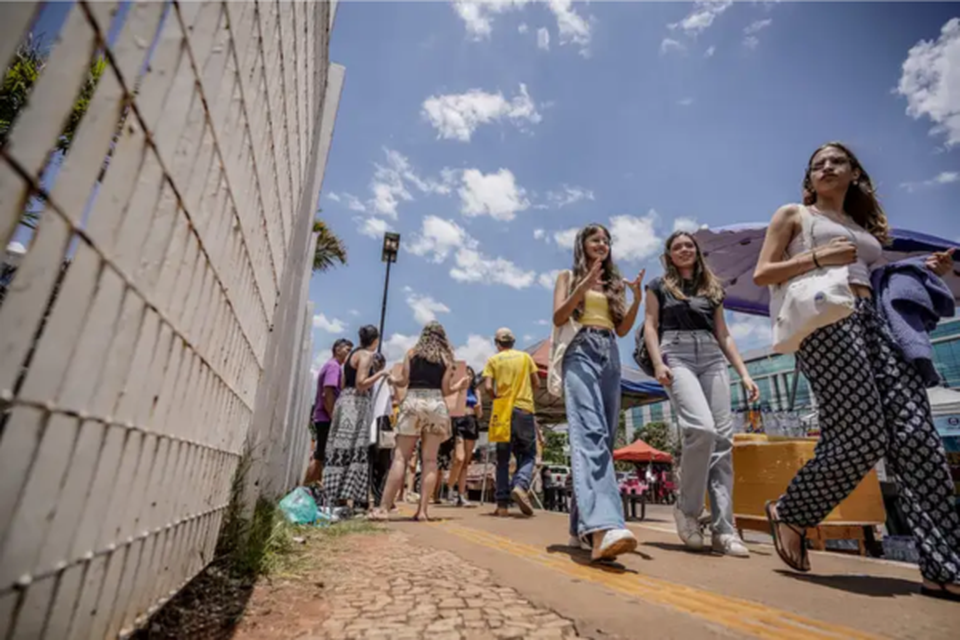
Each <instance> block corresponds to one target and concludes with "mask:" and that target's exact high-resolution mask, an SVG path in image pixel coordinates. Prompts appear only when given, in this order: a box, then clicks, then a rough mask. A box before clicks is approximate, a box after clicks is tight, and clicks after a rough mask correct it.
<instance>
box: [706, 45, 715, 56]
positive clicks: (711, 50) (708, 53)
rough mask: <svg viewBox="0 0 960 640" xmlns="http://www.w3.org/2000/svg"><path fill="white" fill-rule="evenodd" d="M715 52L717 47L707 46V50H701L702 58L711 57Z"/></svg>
mask: <svg viewBox="0 0 960 640" xmlns="http://www.w3.org/2000/svg"><path fill="white" fill-rule="evenodd" d="M716 52H717V48H716V47H714V46H710V47H707V50H706V51H704V52H703V57H704V58H712V57H713V54H715V53H716Z"/></svg>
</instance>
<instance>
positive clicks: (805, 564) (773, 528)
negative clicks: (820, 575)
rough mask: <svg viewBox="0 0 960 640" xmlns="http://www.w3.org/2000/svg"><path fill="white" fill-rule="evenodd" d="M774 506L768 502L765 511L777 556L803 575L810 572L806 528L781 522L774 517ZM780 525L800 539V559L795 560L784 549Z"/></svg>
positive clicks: (770, 501) (773, 503) (773, 502)
mask: <svg viewBox="0 0 960 640" xmlns="http://www.w3.org/2000/svg"><path fill="white" fill-rule="evenodd" d="M774 505H775V501H774V500H767V504H766V505H765V506H764V511H766V513H767V522H769V523H770V535H771V536H772V537H773V546H774V548H775V549H776V550H777V555H778V556H780V559H781V560H783V562H784V563H785V564H786V565H787V566H788V567H790V568H791V569H793V570H794V571H800V572H803V573H806V572H807V571H810V560H809V557H808V556H807V530H806V528H803V527H797V526H794V525H792V524H788V523H786V522H783V521H782V520H780V518H778V517H775V516H774V515H773V508H774ZM780 525H783V526H785V527H787V528H788V529H790V530H791V531H793V532H794V533H795V534H797V535H798V536H799V537H800V558H799V559H794V558H793V556H791V555H790V554H789V553H787V550H786V548H784V546H783V540H781V539H780Z"/></svg>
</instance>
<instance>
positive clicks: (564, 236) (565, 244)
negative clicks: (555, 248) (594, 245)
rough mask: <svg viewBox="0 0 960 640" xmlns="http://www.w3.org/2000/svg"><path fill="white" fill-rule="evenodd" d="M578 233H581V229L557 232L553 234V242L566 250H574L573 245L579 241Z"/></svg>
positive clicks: (575, 228)
mask: <svg viewBox="0 0 960 640" xmlns="http://www.w3.org/2000/svg"><path fill="white" fill-rule="evenodd" d="M578 233H580V228H579V227H573V228H572V229H565V230H563V231H557V232H555V233H554V234H553V241H554V242H556V243H557V245H559V246H560V247H562V248H564V249H573V243H574V242H576V241H577V234H578Z"/></svg>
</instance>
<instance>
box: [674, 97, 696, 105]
mask: <svg viewBox="0 0 960 640" xmlns="http://www.w3.org/2000/svg"><path fill="white" fill-rule="evenodd" d="M677 104H678V105H680V106H681V107H689V106H690V105H692V104H693V98H683V99H681V100H678V101H677Z"/></svg>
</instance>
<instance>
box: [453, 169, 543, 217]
mask: <svg viewBox="0 0 960 640" xmlns="http://www.w3.org/2000/svg"><path fill="white" fill-rule="evenodd" d="M459 194H460V203H461V207H460V211H461V212H462V213H463V215H465V216H470V217H474V216H482V215H489V216H490V217H491V218H493V219H494V220H513V219H514V217H516V213H517V212H518V211H523V210H525V209H528V208H529V207H530V201H529V200H528V199H527V197H526V191H525V190H524V189H523V188H522V187H519V186H517V181H516V179H515V178H514V176H513V173H512V172H511V171H510V170H509V169H500V170H499V171H497V172H496V173H488V174H487V175H484V174H483V173H481V172H480V171H479V170H478V169H467V170H465V171H464V172H463V186H462V187H460V190H459Z"/></svg>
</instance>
